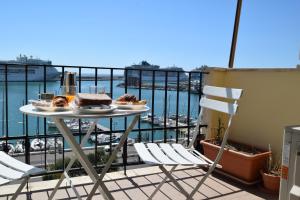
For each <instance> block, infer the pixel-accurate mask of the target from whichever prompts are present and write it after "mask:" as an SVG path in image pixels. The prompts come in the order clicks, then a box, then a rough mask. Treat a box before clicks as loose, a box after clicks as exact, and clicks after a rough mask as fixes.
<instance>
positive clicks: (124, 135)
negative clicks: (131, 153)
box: [86, 115, 139, 200]
mask: <svg viewBox="0 0 300 200" xmlns="http://www.w3.org/2000/svg"><path fill="white" fill-rule="evenodd" d="M138 120H139V115H136V116H135V117H134V119H133V120H132V122H131V123H130V125H129V127H128V128H127V129H126V130H125V133H124V134H123V135H122V137H121V139H120V142H119V144H118V145H117V147H116V149H115V150H114V151H113V152H112V154H111V156H110V157H109V160H108V161H107V163H106V165H105V167H104V169H103V170H102V172H101V174H100V177H99V179H98V180H97V182H96V183H95V185H94V187H93V189H92V190H91V191H90V194H89V195H88V197H87V199H86V200H90V199H91V198H92V197H93V196H94V194H95V192H96V189H97V187H98V185H99V184H101V183H102V179H103V178H104V176H105V174H106V172H107V171H108V170H109V168H110V166H111V164H112V162H113V161H114V160H115V158H116V156H117V153H118V151H120V149H121V148H122V146H123V145H124V142H125V140H126V139H127V137H128V135H129V133H130V132H131V130H132V129H133V128H134V126H135V125H136V123H137V122H138Z"/></svg>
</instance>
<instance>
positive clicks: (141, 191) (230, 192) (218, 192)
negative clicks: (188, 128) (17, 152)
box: [0, 167, 277, 200]
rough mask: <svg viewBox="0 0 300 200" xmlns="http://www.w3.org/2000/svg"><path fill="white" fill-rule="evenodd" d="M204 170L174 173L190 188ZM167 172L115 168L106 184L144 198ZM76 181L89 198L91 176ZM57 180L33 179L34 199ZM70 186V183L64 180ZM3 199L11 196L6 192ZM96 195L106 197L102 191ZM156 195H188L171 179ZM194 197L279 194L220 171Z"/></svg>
mask: <svg viewBox="0 0 300 200" xmlns="http://www.w3.org/2000/svg"><path fill="white" fill-rule="evenodd" d="M203 173H204V171H203V170H201V169H195V168H185V169H183V170H179V171H176V172H175V173H174V174H175V175H176V177H177V179H179V182H180V184H182V186H183V187H184V189H186V190H187V191H188V192H190V191H191V190H192V189H193V187H194V186H195V185H196V184H197V182H198V181H199V180H200V179H201V178H202V176H203ZM162 177H163V174H161V173H159V170H158V168H156V167H147V168H138V169H132V170H129V171H128V173H127V176H124V175H123V172H121V171H120V172H113V173H109V174H107V176H106V177H105V180H106V181H105V184H106V186H107V187H108V189H109V190H110V192H111V193H112V195H113V196H114V197H115V199H120V200H127V199H128V200H131V199H132V200H134V199H137V200H144V199H147V198H148V197H149V195H150V194H151V193H152V191H153V190H154V188H155V186H156V185H158V184H159V183H160V181H161V180H162ZM73 180H74V184H75V185H78V186H77V187H76V188H77V189H78V191H79V193H80V195H81V196H82V197H83V199H85V198H86V197H87V194H88V193H89V191H90V190H91V188H92V185H91V184H90V179H89V178H87V177H76V178H73ZM55 182H56V181H43V182H33V183H30V185H29V190H30V191H31V194H30V196H31V198H32V199H33V200H42V199H47V197H48V195H49V194H50V192H51V191H52V190H51V188H53V187H54V184H55ZM64 186H66V183H64ZM13 189H14V186H6V187H1V188H0V196H1V194H2V195H3V194H5V193H11V191H13ZM0 199H1V200H2V199H7V198H6V197H4V196H2V197H0ZM18 199H20V200H21V199H26V195H25V194H23V195H21V196H19V198H18ZM55 199H59V200H63V199H64V200H67V199H76V196H75V193H74V192H73V191H72V189H70V188H62V189H60V190H59V191H58V193H57V194H56V196H55ZM93 199H97V200H98V199H103V197H102V196H101V195H100V194H99V192H98V193H97V194H96V195H95V196H94V198H93ZM154 199H158V200H170V199H176V200H177V199H178V200H181V199H185V196H184V195H183V194H182V193H181V192H179V191H178V190H177V188H175V187H174V185H173V184H172V183H170V182H167V183H166V184H165V185H164V186H163V187H162V189H161V191H160V192H158V193H157V194H156V196H155V197H154ZM194 199H224V200H225V199H230V200H234V199H239V200H244V199H251V200H254V199H277V196H276V195H273V194H269V193H267V192H266V191H264V190H263V189H262V188H261V186H259V185H256V186H245V185H242V184H240V183H237V182H233V181H231V180H229V179H226V178H224V177H221V176H219V175H217V174H214V175H213V176H210V177H209V178H208V179H207V180H206V181H205V184H204V185H202V187H201V188H200V189H199V191H198V192H197V193H196V194H195V196H194Z"/></svg>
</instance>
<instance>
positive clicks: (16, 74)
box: [0, 54, 59, 81]
mask: <svg viewBox="0 0 300 200" xmlns="http://www.w3.org/2000/svg"><path fill="white" fill-rule="evenodd" d="M5 65H7V80H8V81H25V80H26V78H25V73H26V68H25V66H26V65H28V69H27V72H28V76H27V80H28V81H43V80H44V66H46V75H47V76H46V80H47V81H52V80H55V79H57V78H58V77H59V72H58V71H57V69H56V68H55V67H53V66H51V65H52V62H51V61H50V60H41V59H38V58H33V57H32V56H30V57H27V56H26V55H21V54H20V56H18V57H17V58H16V60H0V81H4V80H5Z"/></svg>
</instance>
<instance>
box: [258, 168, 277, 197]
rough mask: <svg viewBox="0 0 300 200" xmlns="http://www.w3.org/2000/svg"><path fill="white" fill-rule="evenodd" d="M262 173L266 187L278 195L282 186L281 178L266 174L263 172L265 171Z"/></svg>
mask: <svg viewBox="0 0 300 200" xmlns="http://www.w3.org/2000/svg"><path fill="white" fill-rule="evenodd" d="M260 173H261V176H262V178H263V184H264V187H265V188H266V189H267V190H269V191H271V192H275V193H278V192H279V186H280V176H278V175H273V174H268V173H265V172H263V170H260Z"/></svg>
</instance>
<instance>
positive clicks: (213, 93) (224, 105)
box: [189, 85, 243, 148]
mask: <svg viewBox="0 0 300 200" xmlns="http://www.w3.org/2000/svg"><path fill="white" fill-rule="evenodd" d="M242 92H243V90H242V89H236V88H224V87H216V86H209V85H205V86H204V87H203V96H202V97H201V100H200V106H201V111H200V113H199V117H198V120H197V125H196V128H195V130H196V131H195V132H194V135H193V138H192V140H191V143H190V145H189V148H190V147H192V145H193V144H194V142H195V140H196V137H197V135H198V130H199V127H200V124H201V122H202V121H203V108H207V109H211V110H215V111H219V112H222V113H226V114H228V115H230V118H229V122H228V126H227V129H226V131H225V133H226V134H227V135H228V128H229V126H230V124H231V119H232V117H233V116H234V115H235V114H236V112H237V109H238V104H237V100H239V99H240V97H241V96H242ZM211 97H218V98H219V99H221V98H222V99H231V100H233V101H234V103H230V102H226V101H222V100H219V99H218V100H215V99H212V98H211ZM227 135H226V139H227Z"/></svg>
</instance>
